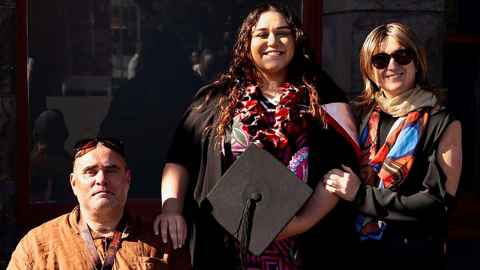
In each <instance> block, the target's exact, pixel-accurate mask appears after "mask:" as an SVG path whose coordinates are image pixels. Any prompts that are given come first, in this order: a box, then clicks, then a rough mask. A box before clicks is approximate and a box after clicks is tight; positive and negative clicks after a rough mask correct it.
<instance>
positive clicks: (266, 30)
mask: <svg viewBox="0 0 480 270" xmlns="http://www.w3.org/2000/svg"><path fill="white" fill-rule="evenodd" d="M250 52H251V54H252V59H253V62H254V63H255V66H256V68H257V70H258V71H259V72H260V73H261V74H262V75H263V76H264V77H265V78H267V79H280V80H282V81H284V80H285V79H286V76H287V70H288V65H289V64H290V62H291V61H292V58H293V55H294V53H295V41H294V37H293V34H292V29H291V28H290V26H289V25H288V24H287V22H286V21H285V18H284V17H283V15H282V14H280V13H278V12H277V11H266V12H264V13H262V14H261V15H260V17H259V19H258V22H257V24H256V25H255V26H254V28H253V29H252V38H251V41H250Z"/></svg>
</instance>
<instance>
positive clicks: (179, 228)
mask: <svg viewBox="0 0 480 270" xmlns="http://www.w3.org/2000/svg"><path fill="white" fill-rule="evenodd" d="M159 227H160V231H161V233H162V240H163V242H164V243H167V242H168V237H170V239H172V246H173V249H177V248H181V247H183V245H184V244H185V239H186V238H187V224H186V223H185V219H184V218H183V216H182V215H181V214H178V213H168V212H167V213H161V214H159V215H157V217H156V218H155V221H154V222H153V231H154V233H155V235H158V234H159V230H158V229H159Z"/></svg>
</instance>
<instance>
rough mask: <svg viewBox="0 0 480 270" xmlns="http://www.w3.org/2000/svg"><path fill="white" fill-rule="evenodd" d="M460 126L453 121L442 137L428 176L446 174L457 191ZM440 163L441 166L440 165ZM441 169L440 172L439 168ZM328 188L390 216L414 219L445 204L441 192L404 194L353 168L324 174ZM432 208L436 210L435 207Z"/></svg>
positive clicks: (447, 184)
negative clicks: (369, 181)
mask: <svg viewBox="0 0 480 270" xmlns="http://www.w3.org/2000/svg"><path fill="white" fill-rule="evenodd" d="M461 144H462V143H461V126H460V123H459V122H458V121H454V122H452V123H451V124H450V125H449V126H448V127H447V129H446V130H445V132H444V134H443V135H442V137H441V138H440V141H439V146H438V148H437V156H436V161H437V162H436V163H437V164H438V165H439V166H437V165H436V164H432V163H431V164H430V165H429V166H430V168H429V170H428V173H427V176H426V178H435V179H434V180H435V181H434V182H439V179H438V178H440V177H442V176H441V175H442V174H443V175H445V177H446V180H445V183H444V189H445V190H446V192H448V193H449V194H450V195H452V196H453V195H455V193H456V190H457V187H458V182H459V179H460V173H461V167H462V152H461V149H462V145H461ZM438 167H439V168H438ZM440 170H441V172H440ZM324 181H325V183H326V184H327V187H326V188H327V190H328V191H329V192H331V193H334V194H336V195H338V196H339V197H340V198H342V199H344V200H347V201H352V202H354V204H355V205H356V206H357V208H358V209H359V210H360V211H362V212H364V213H365V214H369V215H373V216H377V217H386V218H389V219H396V220H404V219H410V220H411V219H415V218H417V217H418V216H421V215H423V214H424V213H426V212H430V213H435V212H436V211H437V210H441V209H444V208H445V201H444V199H443V198H442V197H441V195H439V194H435V193H434V192H433V191H431V190H429V189H426V190H422V191H419V192H417V193H414V194H411V195H408V196H407V195H401V194H399V193H397V192H395V191H391V190H389V189H379V188H376V187H372V186H367V185H363V184H361V181H360V179H359V178H358V176H357V175H356V174H354V173H353V172H351V171H348V170H345V169H344V171H342V170H338V169H334V170H331V171H330V172H329V173H327V174H326V175H325V180H324ZM432 210H433V211H432Z"/></svg>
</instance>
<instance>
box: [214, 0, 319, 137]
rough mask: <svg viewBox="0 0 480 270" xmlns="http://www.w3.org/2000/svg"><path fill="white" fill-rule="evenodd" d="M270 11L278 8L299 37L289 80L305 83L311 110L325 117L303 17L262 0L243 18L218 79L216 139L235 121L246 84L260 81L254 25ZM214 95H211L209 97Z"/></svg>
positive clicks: (293, 82) (314, 113) (289, 68)
mask: <svg viewBox="0 0 480 270" xmlns="http://www.w3.org/2000/svg"><path fill="white" fill-rule="evenodd" d="M267 11H276V12H278V13H280V14H282V15H283V16H284V18H285V21H286V22H287V24H288V26H289V27H290V28H291V30H292V35H293V36H294V38H295V52H294V56H293V59H292V61H291V62H290V63H289V65H288V73H287V80H288V82H289V83H291V84H293V85H294V86H296V87H305V88H306V89H307V91H308V95H309V111H310V113H311V114H312V116H313V117H316V118H321V110H320V103H319V97H318V95H317V91H316V89H315V85H316V81H317V72H316V66H315V63H314V60H313V53H312V50H311V49H310V48H309V47H308V46H307V37H306V35H305V33H304V31H303V30H302V28H301V24H300V21H299V20H298V19H297V17H295V16H294V14H293V13H292V12H291V11H289V10H288V9H287V8H286V7H284V6H282V5H279V4H276V3H275V4H274V3H269V4H262V5H260V6H258V7H257V8H255V9H254V10H252V11H251V12H250V13H249V14H248V16H247V17H246V18H245V20H244V21H243V23H242V25H241V27H240V29H239V31H238V36H237V40H236V42H235V45H234V47H233V53H232V54H233V55H232V56H233V57H232V60H231V62H230V65H229V68H228V70H227V71H226V72H224V73H223V74H221V75H220V76H219V78H218V79H217V80H216V81H214V83H213V85H214V86H221V87H214V89H216V90H217V91H223V93H221V98H220V99H219V102H218V106H217V108H218V109H217V110H218V119H217V121H216V122H215V123H213V125H212V126H211V127H209V129H210V128H211V129H213V131H214V135H215V141H216V142H217V143H220V141H221V139H222V137H223V136H224V135H225V131H226V129H227V127H228V125H229V124H230V122H231V121H232V119H233V117H234V113H235V108H236V106H237V104H238V102H239V100H240V99H241V97H242V95H243V91H244V89H245V87H246V86H248V85H251V84H257V83H258V82H259V81H261V77H260V75H259V72H258V70H257V68H256V67H255V63H254V62H253V59H252V55H251V52H250V42H251V39H252V29H253V28H254V27H255V25H256V24H257V22H258V20H259V18H260V16H261V15H262V14H263V13H264V12H267ZM210 96H211V95H207V97H206V101H208V99H209V98H210Z"/></svg>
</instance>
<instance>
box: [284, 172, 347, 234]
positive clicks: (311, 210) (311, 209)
mask: <svg viewBox="0 0 480 270" xmlns="http://www.w3.org/2000/svg"><path fill="white" fill-rule="evenodd" d="M338 201H339V199H338V197H337V196H335V195H333V194H331V193H329V192H327V191H326V190H325V187H324V185H323V183H322V182H321V181H320V182H318V184H317V187H316V188H315V191H314V193H313V195H312V196H311V197H310V198H309V199H308V201H307V202H306V203H305V205H304V207H303V208H302V209H301V210H300V212H298V214H297V215H296V216H295V217H294V218H293V219H292V220H291V221H290V223H288V225H287V226H286V227H285V228H284V229H283V231H282V232H280V234H279V235H278V236H277V240H279V239H284V238H287V237H291V236H294V235H298V234H301V233H304V232H306V231H307V230H309V229H310V228H311V227H313V226H314V225H315V224H317V223H318V222H319V221H320V220H321V219H322V218H323V217H324V216H325V215H326V214H328V212H330V211H331V210H332V209H333V208H334V207H335V205H337V203H338Z"/></svg>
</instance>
